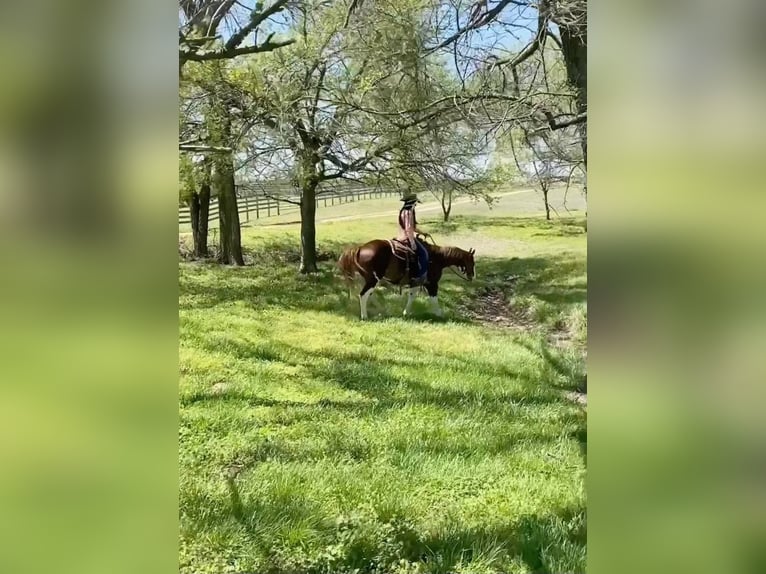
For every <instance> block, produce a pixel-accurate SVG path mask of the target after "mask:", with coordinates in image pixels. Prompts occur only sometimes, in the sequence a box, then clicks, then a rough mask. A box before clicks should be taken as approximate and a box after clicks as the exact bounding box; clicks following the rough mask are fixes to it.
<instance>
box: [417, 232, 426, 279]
mask: <svg viewBox="0 0 766 574" xmlns="http://www.w3.org/2000/svg"><path fill="white" fill-rule="evenodd" d="M416 243H417V252H418V273H419V277H418V278H422V277H424V276H425V274H426V273H428V251H426V248H425V246H424V245H423V244H422V243H421V242H420V241H417V240H416Z"/></svg>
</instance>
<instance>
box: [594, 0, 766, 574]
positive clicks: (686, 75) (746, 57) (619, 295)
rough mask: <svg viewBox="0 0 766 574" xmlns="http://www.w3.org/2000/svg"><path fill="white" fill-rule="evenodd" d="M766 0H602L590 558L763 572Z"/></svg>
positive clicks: (599, 567) (617, 566)
mask: <svg viewBox="0 0 766 574" xmlns="http://www.w3.org/2000/svg"><path fill="white" fill-rule="evenodd" d="M765 7H766V5H764V3H762V2H755V1H750V2H742V1H736V2H714V1H712V0H706V1H695V2H692V1H682V2H664V3H644V2H633V3H627V2H620V3H610V2H590V3H589V8H590V10H591V13H590V20H589V24H590V30H589V40H590V46H589V48H590V49H589V58H590V64H591V65H590V69H589V75H590V76H591V82H590V93H589V109H590V116H589V135H590V142H589V150H590V159H591V161H590V167H591V171H590V173H589V182H588V184H589V185H588V191H589V199H590V202H589V203H590V204H589V206H588V207H589V218H590V220H591V221H590V222H589V233H590V237H589V257H588V260H589V275H590V284H589V295H590V296H589V303H590V309H591V316H592V322H591V328H590V331H589V353H588V356H589V371H590V372H589V374H590V381H589V382H591V385H590V390H591V394H592V397H591V400H590V401H589V406H590V411H591V412H590V413H589V414H590V417H589V423H590V428H589V431H590V432H589V435H590V437H591V445H590V447H591V448H590V449H589V453H590V460H589V479H588V489H589V508H588V510H589V521H588V523H589V532H588V543H589V547H588V557H589V562H588V566H589V572H591V573H595V574H601V573H611V572H621V573H628V574H632V573H642V574H644V573H647V572H652V573H659V572H674V573H677V572H695V573H697V574H703V573H707V572H732V573H736V572H763V571H766V555H765V553H764V550H763V548H764V547H763V545H762V544H760V542H761V541H762V540H763V539H764V534H765V533H766V504H764V502H766V496H765V494H766V493H764V484H766V483H765V482H764V476H763V465H762V464H761V463H762V461H763V458H762V457H763V453H764V452H765V451H764V434H765V433H764V431H766V417H764V416H763V396H764V388H763V384H762V383H763V381H765V380H766V368H765V366H764V357H765V356H766V355H764V349H766V346H765V343H766V321H764V319H765V318H766V317H765V315H766V313H764V308H765V305H764V302H763V299H762V296H763V293H764V292H765V290H764V287H765V286H766V281H765V279H766V257H765V253H764V233H765V231H764V230H765V229H766V227H765V226H764V224H763V223H762V220H763V217H764V213H765V212H764V207H765V205H764V204H765V203H766V197H765V196H764V194H763V190H764V176H763V173H762V170H763V166H764V162H763V158H764V157H765V154H766V140H765V139H764V135H763V134H764V128H766V117H765V114H764V110H763V102H764V101H766V89H764V88H766V68H764V66H763V58H764V49H765V48H766V41H764V38H766V36H764V35H763V32H762V30H763V25H764V23H766V22H765V19H764V16H765V15H766V10H764V8H765Z"/></svg>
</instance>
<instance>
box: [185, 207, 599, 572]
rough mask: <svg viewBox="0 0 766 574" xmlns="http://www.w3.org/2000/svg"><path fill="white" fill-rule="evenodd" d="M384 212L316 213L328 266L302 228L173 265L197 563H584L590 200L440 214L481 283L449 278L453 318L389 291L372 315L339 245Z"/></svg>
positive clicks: (420, 568)
mask: <svg viewBox="0 0 766 574" xmlns="http://www.w3.org/2000/svg"><path fill="white" fill-rule="evenodd" d="M387 206H388V208H389V209H391V210H392V215H391V217H390V218H388V219H385V218H366V219H359V220H343V221H334V222H326V223H320V224H319V226H318V233H317V235H318V241H319V248H320V252H321V253H323V254H325V255H326V257H327V259H326V260H325V261H323V262H322V264H321V269H320V272H319V273H318V274H316V275H313V276H299V275H297V273H296V269H297V262H298V250H297V247H298V231H297V227H296V226H295V225H292V224H289V223H288V224H285V225H273V226H257V227H252V228H248V229H246V230H245V231H244V244H245V247H246V252H247V258H248V261H249V262H251V263H254V264H253V265H249V266H247V267H245V268H240V269H236V268H224V267H219V266H216V265H212V264H207V263H197V262H182V263H181V264H180V329H181V333H180V337H181V347H180V364H181V380H180V473H181V474H180V488H181V490H180V521H181V533H180V538H181V541H180V562H181V571H182V572H184V573H192V572H274V573H277V572H279V573H287V572H291V573H292V572H295V573H298V572H317V573H318V572H326V573H350V572H370V573H371V572H376V573H405V572H407V573H415V572H433V573H436V572H439V573H448V572H449V573H452V572H454V573H469V572H470V573H501V572H502V573H531V572H536V573H537V572H551V573H563V572H584V570H585V530H586V518H585V488H584V479H585V452H586V442H587V441H586V430H585V411H584V408H583V406H582V405H581V404H580V403H579V402H578V400H576V399H578V398H579V399H581V398H582V397H583V396H584V395H583V394H582V391H584V386H585V367H584V357H585V329H586V300H585V293H586V272H585V253H586V249H585V247H586V233H585V232H584V218H583V217H582V214H573V216H571V217H570V218H568V219H565V220H559V221H556V222H552V223H547V222H545V221H544V219H541V218H540V217H538V216H527V217H510V216H508V215H505V214H503V213H498V211H497V210H494V211H487V210H486V209H484V210H483V211H480V210H478V209H476V210H474V211H471V210H470V209H465V210H464V212H463V214H462V215H461V211H460V210H458V209H456V213H457V215H456V217H455V219H454V221H453V222H451V223H449V224H446V225H445V224H441V223H439V221H438V220H439V219H440V214H439V213H438V212H427V213H426V214H424V215H423V216H422V217H421V219H422V223H423V227H425V228H427V229H429V230H430V231H432V232H433V233H434V236H435V237H436V239H437V241H438V242H439V243H441V244H445V245H447V244H451V245H459V246H461V247H464V248H469V247H474V248H476V250H477V273H478V276H477V280H476V281H474V282H473V283H470V284H469V283H465V282H463V281H462V280H461V279H459V278H458V277H456V276H454V275H451V274H449V273H448V274H447V275H446V276H445V279H444V280H443V283H442V288H441V292H440V304H441V306H442V308H443V309H444V311H445V313H446V315H447V317H446V319H445V320H439V319H436V318H435V317H431V316H430V315H429V314H428V309H429V307H428V305H427V299H426V298H425V297H422V296H421V297H419V298H418V300H417V301H416V304H415V306H414V316H413V317H411V318H408V319H404V318H402V317H401V311H402V309H403V306H404V296H403V295H399V294H398V292H396V291H394V290H389V291H388V292H387V293H385V295H384V296H382V297H373V299H372V300H371V305H370V311H371V320H370V321H368V322H361V321H360V320H359V304H358V299H357V298H356V297H354V298H353V299H351V300H349V299H348V298H347V293H346V291H345V289H344V286H343V284H342V282H341V281H340V280H339V279H338V278H337V277H336V275H335V272H334V259H335V256H337V254H338V253H339V252H340V250H341V248H342V247H343V246H345V245H347V244H349V243H353V242H362V241H364V240H367V239H371V238H374V237H389V236H391V235H393V233H394V232H395V229H394V226H395V223H394V222H395V210H396V203H395V202H389V203H388V204H387ZM471 209H473V208H471ZM512 258H515V259H512ZM376 301H377V303H378V306H377V307H376V306H375V305H374V302H376Z"/></svg>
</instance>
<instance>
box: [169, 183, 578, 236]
mask: <svg viewBox="0 0 766 574" xmlns="http://www.w3.org/2000/svg"><path fill="white" fill-rule="evenodd" d="M496 195H497V197H498V201H497V203H496V204H494V205H493V207H492V209H491V210H490V208H488V207H487V204H486V203H484V202H483V201H480V202H474V201H473V200H471V199H468V198H459V199H456V200H455V205H454V207H453V209H452V214H453V215H461V214H462V215H486V214H491V215H495V216H502V215H522V214H531V213H539V212H540V211H541V210H542V209H543V200H542V195H541V194H540V191H538V190H535V189H532V188H518V189H517V188H509V189H507V190H504V191H501V192H499V193H497V194H496ZM420 197H421V200H422V201H423V204H422V205H421V206H420V209H419V210H418V211H419V213H422V214H429V216H430V215H433V216H436V215H437V214H439V213H441V207H440V206H439V203H438V202H437V201H436V199H435V198H434V196H433V195H431V194H421V196H420ZM549 200H550V203H551V205H552V206H553V208H554V209H555V210H556V211H558V213H559V215H560V216H562V217H563V216H567V215H569V212H570V211H574V212H577V211H582V210H584V209H585V201H584V198H583V195H582V192H581V190H580V189H579V188H576V187H572V188H570V190H569V192H568V193H567V196H566V202H565V200H564V188H555V189H552V190H551V191H550V197H549ZM565 203H566V205H565ZM399 205H400V203H399V201H398V199H397V198H396V197H386V198H383V199H365V200H362V201H355V202H353V203H344V204H341V205H337V204H336V205H329V204H328V205H327V207H325V206H324V200H321V201H320V204H319V208H318V209H317V221H326V220H330V219H335V218H345V217H348V218H356V217H369V218H373V217H381V218H385V217H388V216H389V215H390V213H391V211H392V210H394V211H396V210H397V209H398V206H399ZM299 217H300V216H299V214H298V212H297V211H295V210H290V211H289V213H287V214H284V215H279V216H277V215H272V216H271V217H262V218H260V219H255V215H254V214H251V217H250V221H249V222H245V217H244V216H242V217H241V219H242V222H243V225H244V226H246V227H249V226H256V227H257V226H268V225H284V224H288V223H297V222H298V221H299ZM394 221H395V220H394ZM210 225H211V228H217V227H218V221H217V220H212V221H211V222H210ZM179 229H180V231H181V232H182V233H188V232H190V231H191V227H190V226H189V225H188V224H185V225H180V226H179Z"/></svg>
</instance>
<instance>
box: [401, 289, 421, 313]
mask: <svg viewBox="0 0 766 574" xmlns="http://www.w3.org/2000/svg"><path fill="white" fill-rule="evenodd" d="M417 293H418V288H417V287H411V288H410V292H409V294H408V295H407V305H406V306H405V307H404V313H403V315H404V316H405V317H406V316H407V315H409V314H410V311H412V302H413V301H414V300H415V295H417Z"/></svg>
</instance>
